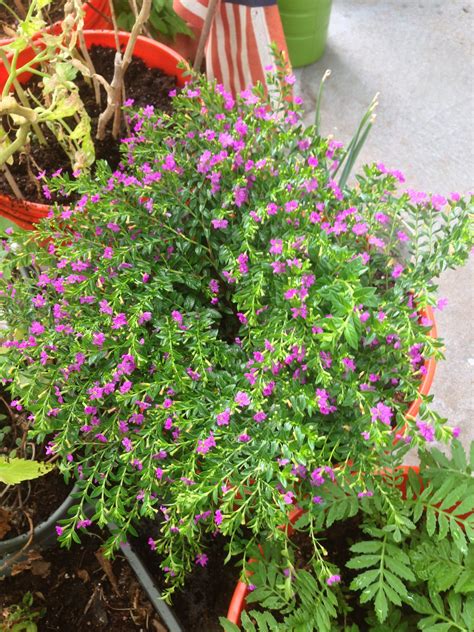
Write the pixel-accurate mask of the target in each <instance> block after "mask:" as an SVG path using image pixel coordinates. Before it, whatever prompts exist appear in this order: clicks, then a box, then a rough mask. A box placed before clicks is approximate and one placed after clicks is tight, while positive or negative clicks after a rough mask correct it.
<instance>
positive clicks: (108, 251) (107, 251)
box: [102, 246, 114, 259]
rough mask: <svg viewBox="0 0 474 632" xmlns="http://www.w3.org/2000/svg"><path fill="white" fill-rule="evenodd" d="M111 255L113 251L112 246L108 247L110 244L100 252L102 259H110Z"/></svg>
mask: <svg viewBox="0 0 474 632" xmlns="http://www.w3.org/2000/svg"><path fill="white" fill-rule="evenodd" d="M113 256H114V251H113V249H112V248H110V246H107V247H106V248H104V252H103V253H102V258H103V259H112V257H113Z"/></svg>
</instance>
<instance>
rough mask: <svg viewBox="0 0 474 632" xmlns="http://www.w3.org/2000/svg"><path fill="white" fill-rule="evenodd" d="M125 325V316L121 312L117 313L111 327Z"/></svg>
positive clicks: (126, 323) (116, 327) (118, 327)
mask: <svg viewBox="0 0 474 632" xmlns="http://www.w3.org/2000/svg"><path fill="white" fill-rule="evenodd" d="M127 325H128V321H127V317H126V316H125V314H123V313H120V314H117V316H115V317H114V318H113V320H112V329H120V328H121V327H126V326H127Z"/></svg>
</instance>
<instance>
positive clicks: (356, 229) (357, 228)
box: [352, 222, 369, 235]
mask: <svg viewBox="0 0 474 632" xmlns="http://www.w3.org/2000/svg"><path fill="white" fill-rule="evenodd" d="M368 230H369V228H368V226H367V224H365V223H364V222H361V223H359V224H354V226H353V227H352V232H353V233H354V234H355V235H364V234H365V233H366V232H367V231H368Z"/></svg>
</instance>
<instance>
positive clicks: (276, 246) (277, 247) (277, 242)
mask: <svg viewBox="0 0 474 632" xmlns="http://www.w3.org/2000/svg"><path fill="white" fill-rule="evenodd" d="M270 243H271V247H270V250H269V251H268V252H270V254H272V255H280V254H281V253H282V252H283V241H282V240H281V239H270Z"/></svg>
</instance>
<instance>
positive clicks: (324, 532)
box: [221, 440, 474, 632]
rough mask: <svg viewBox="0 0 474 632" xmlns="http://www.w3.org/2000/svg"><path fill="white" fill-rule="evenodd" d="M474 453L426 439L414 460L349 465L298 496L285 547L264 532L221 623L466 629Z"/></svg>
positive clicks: (472, 588) (470, 600)
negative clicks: (371, 468) (368, 469)
mask: <svg viewBox="0 0 474 632" xmlns="http://www.w3.org/2000/svg"><path fill="white" fill-rule="evenodd" d="M472 455H474V451H473V449H472V446H471V459H470V461H469V460H468V457H466V454H465V452H464V449H463V447H462V445H461V443H460V442H459V441H456V440H455V441H453V444H452V458H451V459H448V458H447V457H446V456H445V455H444V454H443V453H442V452H440V451H439V450H437V449H431V450H429V449H423V450H421V452H420V456H421V466H420V468H418V467H404V468H400V469H395V470H392V471H390V472H385V473H384V474H379V475H378V476H375V477H372V476H368V477H366V476H363V475H362V476H360V477H359V476H356V475H355V474H354V473H350V472H347V473H346V475H345V477H341V478H340V479H339V480H338V484H337V486H336V485H335V484H333V483H328V484H325V485H323V486H322V487H321V488H320V489H319V490H318V494H319V496H318V502H317V503H315V502H314V499H311V498H308V499H301V503H302V506H301V507H300V508H298V509H295V510H293V511H292V512H291V514H290V517H289V520H290V522H291V526H288V528H287V533H289V534H290V535H291V544H290V546H289V547H288V548H287V549H285V555H284V556H282V547H281V545H280V543H278V542H274V541H273V542H272V541H268V540H267V541H266V542H264V543H263V546H262V548H261V549H260V550H256V551H255V559H254V560H253V561H252V562H251V563H249V564H247V565H246V566H247V568H248V569H249V572H248V577H247V579H246V580H245V582H239V584H238V586H237V588H236V590H235V592H234V596H233V599H232V603H231V606H230V608H229V614H228V619H227V620H226V619H221V623H222V624H223V627H224V630H226V632H232V631H234V630H240V629H242V630H251V631H252V632H256V631H258V630H273V629H274V630H277V629H285V630H292V631H293V630H318V631H319V632H325V631H326V630H327V631H328V632H329V631H332V630H350V631H351V632H358V631H359V630H364V631H365V630H370V631H373V632H374V631H380V630H384V631H385V630H394V631H395V630H396V631H397V632H398V631H403V630H407V631H408V630H415V629H420V630H425V629H429V630H431V629H433V630H434V629H436V630H446V631H448V630H454V629H456V630H463V631H464V632H468V630H471V629H472V628H473V626H474V612H473V605H474V564H473V563H474V543H473V542H474V496H473V492H474V481H473V479H472V472H473V471H474V460H473V458H472ZM358 489H360V490H361V491H359V492H357V490H358ZM302 507H304V510H303V508H302ZM308 525H310V526H311V529H309V530H308V528H307V527H308ZM280 539H281V538H280ZM262 541H263V540H262ZM255 606H257V607H258V609H257V610H251V609H252V608H255ZM244 608H246V609H248V610H249V612H245V611H244ZM240 621H242V625H240Z"/></svg>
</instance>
